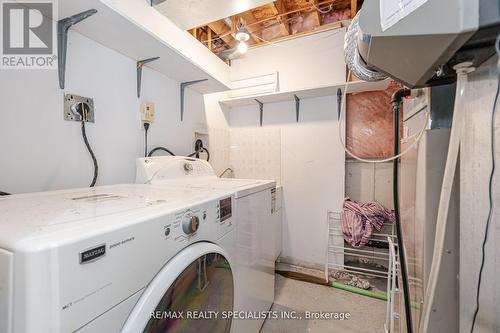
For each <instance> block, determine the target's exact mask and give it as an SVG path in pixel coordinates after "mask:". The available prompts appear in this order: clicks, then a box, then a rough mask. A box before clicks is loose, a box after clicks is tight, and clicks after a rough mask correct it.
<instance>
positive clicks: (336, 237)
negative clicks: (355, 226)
mask: <svg viewBox="0 0 500 333" xmlns="http://www.w3.org/2000/svg"><path fill="white" fill-rule="evenodd" d="M340 214H341V213H340V212H333V211H329V212H328V216H327V221H328V234H327V235H328V250H327V255H326V258H327V260H326V264H325V277H326V278H327V279H328V276H329V273H330V270H331V269H335V270H339V271H346V272H349V273H358V274H362V275H365V276H370V277H379V278H384V279H387V278H388V274H389V269H388V267H389V264H390V261H389V259H390V258H389V257H390V251H388V250H386V249H388V248H390V243H389V241H388V239H391V240H392V241H393V243H394V241H395V240H396V234H395V226H394V223H391V222H387V223H384V228H383V229H382V231H380V232H374V233H373V234H372V236H371V239H370V241H369V243H368V244H367V245H366V246H365V247H363V248H353V247H351V246H349V245H348V244H347V243H346V242H344V234H343V232H342V226H341V222H340ZM384 230H386V231H384ZM377 248H382V249H383V250H380V249H377ZM348 259H357V262H361V263H374V262H377V263H380V264H378V265H377V267H376V269H375V268H368V267H359V265H354V264H352V263H351V262H350V261H349V260H348Z"/></svg>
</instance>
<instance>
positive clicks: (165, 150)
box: [147, 147, 175, 157]
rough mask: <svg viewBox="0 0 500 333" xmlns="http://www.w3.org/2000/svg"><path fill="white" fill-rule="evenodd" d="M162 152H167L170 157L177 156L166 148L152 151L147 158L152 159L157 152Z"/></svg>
mask: <svg viewBox="0 0 500 333" xmlns="http://www.w3.org/2000/svg"><path fill="white" fill-rule="evenodd" d="M160 150H161V151H164V152H166V153H168V154H170V155H172V156H175V154H174V153H172V152H171V151H170V150H168V149H167V148H165V147H156V148H154V149H152V150H151V151H150V152H149V154H148V156H147V157H151V156H153V154H154V153H155V152H157V151H160Z"/></svg>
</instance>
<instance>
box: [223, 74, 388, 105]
mask: <svg viewBox="0 0 500 333" xmlns="http://www.w3.org/2000/svg"><path fill="white" fill-rule="evenodd" d="M389 83H390V79H387V80H383V81H379V82H365V81H353V82H349V85H348V86H347V93H358V92H364V91H377V90H385V89H387V88H388V87H389ZM339 88H340V89H342V91H343V90H344V89H345V82H343V83H341V84H333V85H329V86H324V87H317V88H309V89H301V90H294V91H284V92H275V93H269V94H262V95H253V96H245V97H238V98H228V99H224V100H221V101H219V103H221V104H222V105H224V106H227V107H230V108H232V107H238V106H248V105H257V102H256V101H255V99H258V100H259V101H260V102H262V103H263V104H268V103H278V102H295V101H296V98H298V99H300V100H302V99H307V98H315V97H324V96H336V95H337V90H338V89H339Z"/></svg>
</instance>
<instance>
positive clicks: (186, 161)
mask: <svg viewBox="0 0 500 333" xmlns="http://www.w3.org/2000/svg"><path fill="white" fill-rule="evenodd" d="M136 182H137V183H140V184H151V185H155V186H162V187H170V188H180V189H185V188H189V189H198V190H209V191H213V192H214V193H219V195H221V194H227V195H232V196H234V198H235V207H234V210H235V221H234V223H235V224H236V278H237V280H238V281H239V283H240V285H241V286H242V288H241V289H238V290H237V291H236V294H235V300H236V303H235V310H236V311H240V312H241V313H242V317H241V318H234V321H233V325H234V332H237V333H257V332H259V330H260V328H261V326H262V324H263V322H264V319H265V318H252V319H251V320H249V319H248V318H246V317H245V316H246V314H248V313H250V314H254V313H263V312H266V311H268V310H269V309H270V308H271V306H272V304H273V301H274V282H275V276H274V269H275V261H276V259H277V256H278V255H279V252H280V251H281V215H280V214H281V211H280V209H278V208H280V206H281V205H280V204H279V206H278V205H277V201H278V199H279V197H277V195H279V193H277V190H276V182H275V181H270V180H253V179H233V178H219V177H217V176H216V174H215V173H214V170H213V169H212V167H211V166H210V164H209V163H208V162H207V161H204V160H200V159H195V158H187V157H182V156H158V157H147V158H139V159H137V175H136ZM278 246H279V249H278Z"/></svg>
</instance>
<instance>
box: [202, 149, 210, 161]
mask: <svg viewBox="0 0 500 333" xmlns="http://www.w3.org/2000/svg"><path fill="white" fill-rule="evenodd" d="M203 150H204V151H205V153H207V162H208V161H210V152H209V151H208V149H207V148H203Z"/></svg>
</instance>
